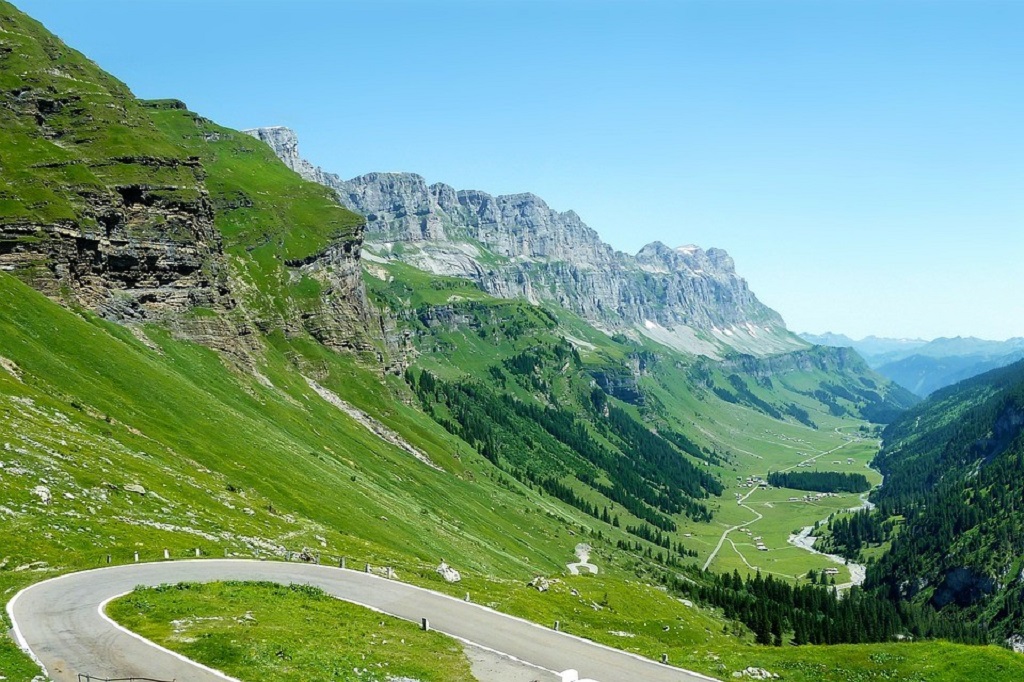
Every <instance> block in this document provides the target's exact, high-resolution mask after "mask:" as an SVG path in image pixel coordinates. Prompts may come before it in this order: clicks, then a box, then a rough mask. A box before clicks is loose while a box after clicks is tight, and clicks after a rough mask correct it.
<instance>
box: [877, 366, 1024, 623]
mask: <svg viewBox="0 0 1024 682" xmlns="http://www.w3.org/2000/svg"><path fill="white" fill-rule="evenodd" d="M1022 431H1024V363H1016V364H1014V365H1010V366H1009V367H1006V368H1002V369H998V370H994V371H992V372H988V373H987V374H983V375H980V376H978V377H974V378H972V379H969V380H967V381H964V382H962V383H960V384H956V385H954V386H951V387H949V388H946V389H942V390H940V391H937V392H936V393H935V394H933V395H932V396H931V397H930V398H929V399H928V400H927V401H926V402H925V403H924V404H922V405H920V406H918V407H917V408H915V409H913V410H911V411H910V412H908V413H907V414H906V415H905V416H903V417H902V418H901V419H899V420H898V421H897V422H895V423H893V424H892V425H890V426H889V427H888V428H887V429H886V431H885V442H886V446H885V448H884V449H883V450H882V451H881V452H880V453H879V455H878V457H877V460H876V461H877V464H878V466H879V468H880V469H881V470H882V472H883V473H885V475H886V479H885V486H884V487H883V488H882V489H881V490H880V491H879V492H878V493H877V501H878V504H879V506H880V512H879V513H880V515H882V516H894V515H901V516H903V517H905V522H904V527H903V529H902V530H901V531H900V532H899V534H898V535H897V537H896V538H895V539H894V540H893V543H892V548H891V550H890V551H889V552H888V553H886V554H885V555H884V556H883V557H882V558H881V559H880V560H879V562H878V563H877V564H876V565H875V566H873V567H872V569H871V571H870V573H869V578H870V583H871V584H873V585H879V586H882V587H884V588H885V589H887V590H888V591H889V592H890V594H892V595H893V596H894V597H899V598H910V599H914V600H917V601H928V602H930V603H931V604H933V605H934V606H936V607H937V608H940V609H944V610H946V611H950V612H954V613H960V614H962V615H963V616H964V617H965V618H967V619H969V620H970V621H972V622H974V623H977V624H978V625H979V626H980V627H982V628H985V629H988V630H990V631H991V634H992V636H994V637H997V638H999V639H1007V638H1009V637H1012V636H1014V635H1020V634H1021V633H1022V632H1024V583H1022V582H1021V578H1020V576H1021V570H1022V568H1024V567H1022V565H1021V563H1020V562H1021V559H1020V557H1021V555H1022V553H1024V485H1022V484H1021V480H1022V475H1024V435H1022Z"/></svg>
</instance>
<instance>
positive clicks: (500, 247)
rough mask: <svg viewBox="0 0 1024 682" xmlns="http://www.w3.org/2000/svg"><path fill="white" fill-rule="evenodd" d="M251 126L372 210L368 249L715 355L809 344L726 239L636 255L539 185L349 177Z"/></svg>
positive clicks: (292, 162) (298, 165)
mask: <svg viewBox="0 0 1024 682" xmlns="http://www.w3.org/2000/svg"><path fill="white" fill-rule="evenodd" d="M247 132H249V133H250V134H251V135H253V136H255V137H258V138H259V139H262V140H264V141H266V142H267V143H268V144H270V146H271V147H272V148H273V149H274V151H275V153H277V155H278V156H279V157H280V158H282V159H284V160H285V162H286V163H287V164H288V165H289V166H290V167H291V168H293V169H294V170H296V171H297V172H298V173H299V174H300V175H302V176H303V177H305V178H307V179H310V180H315V181H317V182H320V183H322V184H324V185H326V186H328V187H330V188H331V189H333V190H334V191H335V193H336V194H337V196H338V200H339V201H340V202H341V204H342V205H344V206H346V207H348V208H350V209H352V210H353V211H356V212H358V213H361V214H363V215H364V216H366V220H367V233H366V245H365V251H366V258H367V259H370V260H374V259H383V260H392V259H396V260H401V261H403V262H405V263H408V264H410V265H413V266H415V267H418V268H420V269H423V270H427V271H429V272H432V273H435V274H443V275H451V276H458V277H467V278H470V279H473V280H474V281H476V282H478V283H479V284H480V286H481V287H482V288H483V289H484V290H486V291H487V292H489V293H491V294H494V295H497V296H502V297H506V298H513V297H524V298H526V299H528V300H530V301H532V302H535V303H536V302H551V303H556V304H558V305H561V306H563V307H565V308H568V309H569V310H572V311H573V312H575V313H577V314H579V315H581V316H582V317H584V318H585V319H587V320H589V321H590V322H592V323H594V324H597V325H599V326H602V327H604V328H606V329H613V330H619V331H623V330H625V331H629V332H630V333H640V334H644V335H646V336H649V337H651V338H654V339H656V340H658V341H660V342H662V343H665V344H667V345H669V346H672V347H675V348H678V349H681V350H685V351H689V352H695V353H700V354H703V355H708V356H720V355H722V354H723V353H725V352H729V351H733V350H739V351H742V352H745V353H753V354H758V355H768V354H772V353H778V352H785V351H789V350H794V349H798V348H806V347H807V345H808V344H806V343H805V342H804V341H802V340H800V339H799V338H798V337H796V336H795V335H793V334H791V333H790V332H789V331H788V330H787V329H786V327H785V323H784V322H783V320H782V318H781V317H780V316H779V314H778V313H776V312H775V311H773V310H771V309H770V308H768V307H767V306H765V305H764V304H762V303H761V302H760V301H758V299H757V297H756V296H755V295H754V294H753V292H751V291H750V289H749V287H748V286H747V283H746V281H745V280H743V278H741V277H740V276H739V275H737V274H736V270H735V266H734V264H733V261H732V258H730V257H729V255H728V254H727V253H726V252H725V251H723V250H721V249H708V250H707V251H705V250H703V249H700V248H698V247H696V246H684V247H680V248H678V249H670V248H668V247H666V246H665V245H664V244H661V243H653V244H649V245H648V246H646V247H644V248H643V249H641V251H640V252H639V253H638V254H637V255H635V256H632V255H628V254H625V253H621V252H618V251H615V250H614V249H613V248H612V247H611V246H609V245H608V244H606V243H605V242H603V241H602V240H601V238H600V236H599V235H598V234H597V233H596V232H595V231H594V230H593V229H591V228H590V227H589V226H587V224H586V223H584V222H583V220H582V219H581V218H580V217H579V216H578V215H577V214H576V213H575V212H573V211H565V212H560V211H556V210H554V209H552V208H551V207H549V206H548V205H547V204H546V203H545V202H544V201H543V200H542V199H541V198H540V197H537V196H536V195H533V194H529V193H524V194H512V195H504V196H492V195H490V194H487V193H485V192H480V191H476V190H456V189H454V188H452V187H450V186H448V185H445V184H443V183H435V184H432V185H428V184H427V182H426V181H425V180H424V179H423V178H422V177H421V176H419V175H415V174H413V173H369V174H366V175H362V176H359V177H356V178H353V179H351V180H342V179H341V178H340V177H338V176H337V175H334V174H331V173H325V172H324V171H323V170H321V169H319V168H314V167H313V166H312V165H311V164H309V163H308V162H305V161H303V160H302V159H301V157H300V156H299V153H298V148H297V141H296V137H295V135H294V133H292V132H291V131H289V130H287V129H281V128H257V129H253V130H251V131H247Z"/></svg>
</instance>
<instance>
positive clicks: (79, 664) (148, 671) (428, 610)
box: [7, 559, 711, 682]
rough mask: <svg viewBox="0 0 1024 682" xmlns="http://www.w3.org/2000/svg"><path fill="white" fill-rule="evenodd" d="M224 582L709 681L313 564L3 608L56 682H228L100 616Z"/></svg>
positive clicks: (62, 591) (476, 639)
mask: <svg viewBox="0 0 1024 682" xmlns="http://www.w3.org/2000/svg"><path fill="white" fill-rule="evenodd" d="M218 580H267V581H274V582H278V583H285V584H287V583H298V584H309V585H315V586H317V587H320V588H322V589H323V590H324V591H325V592H327V593H329V594H331V595H333V596H335V597H337V598H339V599H343V600H345V601H349V602H353V603H356V604H361V605H363V606H368V607H370V608H374V609H377V610H379V611H381V612H384V613H388V614H391V615H394V616H398V617H399V618H403V619H406V620H411V621H413V622H416V623H419V622H420V621H421V619H422V618H427V619H428V620H429V623H430V627H431V629H434V630H438V631H440V632H444V633H446V634H448V635H451V636H453V637H456V638H458V639H460V640H462V641H464V642H466V643H469V644H473V645H476V646H477V647H481V648H484V649H489V650H491V651H493V652H496V653H499V654H502V655H504V656H506V657H511V658H514V659H518V660H519V661H522V662H524V663H527V664H529V665H532V666H534V667H536V668H541V669H544V670H546V671H548V672H549V673H550V672H556V671H561V670H566V669H570V668H574V669H577V670H579V674H580V677H590V678H593V679H595V680H599V681H600V682H640V681H643V682H696V681H697V680H709V679H711V678H708V677H705V676H703V675H700V674H697V673H692V672H688V671H686V670H682V669H680V668H674V667H671V666H668V665H662V664H660V663H656V662H654V661H651V660H648V659H645V658H641V657H639V656H635V655H633V654H629V653H626V652H622V651H618V650H616V649H611V648H609V647H605V646H602V645H600V644H595V643H593V642H590V641H587V640H584V639H581V638H579V637H574V636H572V635H568V634H565V633H561V632H556V631H554V630H551V629H548V628H545V627H541V626H538V625H535V624H533V623H529V622H527V621H525V620H521V619H518V618H514V617H511V616H507V615H504V614H501V613H498V612H497V611H494V610H491V609H488V608H486V607H483V606H479V605H477V604H472V603H467V602H464V601H460V600H458V599H454V598H452V597H449V596H446V595H443V594H439V593H437V592H432V591H430V590H426V589H423V588H420V587H415V586H413V585H408V584H406V583H401V582H397V581H394V580H387V579H384V578H381V577H378V576H374V575H369V574H366V573H360V572H356V571H351V570H343V569H339V568H331V567H327V566H316V565H309V564H292V563H283V562H264V561H251V560H233V559H202V560H193V561H174V562H170V561H166V562H160V563H146V564H130V565H127V566H115V567H111V568H103V569H96V570H91V571H83V572H80V573H70V574H67V575H64V576H60V577H58V578H53V579H51V580H46V581H44V582H40V583H36V584H35V585H32V586H30V587H28V588H26V589H24V590H22V591H21V592H20V593H18V594H17V595H16V596H15V597H14V598H13V599H12V600H11V601H10V602H9V603H8V605H7V610H8V613H9V614H10V616H11V621H12V622H13V624H14V634H15V637H16V639H17V640H18V643H19V644H20V645H21V646H22V648H25V649H27V650H29V651H30V652H31V653H32V655H33V656H34V657H36V658H37V659H38V660H39V662H41V663H42V664H43V666H44V667H45V668H46V670H47V672H48V673H49V674H50V676H51V678H52V679H53V680H54V681H55V682H65V681H74V680H77V679H78V678H77V675H78V673H89V674H91V675H93V676H94V677H112V678H113V677H122V678H123V677H131V676H135V677H150V678H158V679H164V680H189V682H223V681H224V680H225V679H231V678H227V677H226V676H225V675H223V674H221V673H219V672H217V671H215V670H211V669H209V668H205V667H204V666H201V665H199V664H197V663H195V662H193V661H190V660H188V659H186V658H184V657H182V656H180V655H178V654H175V653H172V652H170V651H168V650H166V649H163V648H161V647H158V646H156V645H155V644H153V643H152V642H149V641H147V640H145V639H143V638H142V637H139V636H138V635H135V634H132V633H130V632H128V631H126V630H124V629H123V628H120V627H119V626H117V625H115V624H114V623H113V622H112V621H111V620H109V619H108V618H107V617H106V615H105V614H104V613H103V607H104V605H105V604H106V602H107V601H109V600H110V599H112V598H114V597H116V596H118V595H122V594H125V593H127V592H129V591H131V590H132V589H133V588H134V587H135V586H137V585H159V584H163V583H175V582H180V581H194V582H212V581H218ZM338 626H339V628H340V627H344V623H339V624H338Z"/></svg>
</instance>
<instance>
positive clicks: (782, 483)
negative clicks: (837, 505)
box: [768, 471, 871, 493]
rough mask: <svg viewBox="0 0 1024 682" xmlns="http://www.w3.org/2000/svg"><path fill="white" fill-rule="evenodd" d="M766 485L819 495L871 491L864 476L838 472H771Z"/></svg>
mask: <svg viewBox="0 0 1024 682" xmlns="http://www.w3.org/2000/svg"><path fill="white" fill-rule="evenodd" d="M768 483H769V484H770V485H774V486H776V487H778V488H792V489H794V490H813V491H815V492H819V493H864V492H867V491H868V490H870V489H871V484H870V483H868V479H867V478H866V477H865V476H864V474H847V473H842V472H838V471H786V472H781V471H773V472H770V473H769V474H768Z"/></svg>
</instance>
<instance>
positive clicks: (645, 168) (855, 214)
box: [15, 0, 1024, 339]
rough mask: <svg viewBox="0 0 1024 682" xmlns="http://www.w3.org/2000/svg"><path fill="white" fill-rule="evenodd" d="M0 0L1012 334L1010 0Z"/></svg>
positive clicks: (668, 225)
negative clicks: (337, 0)
mask: <svg viewBox="0 0 1024 682" xmlns="http://www.w3.org/2000/svg"><path fill="white" fill-rule="evenodd" d="M15 4H16V5H17V6H18V7H19V8H21V9H23V10H25V11H27V12H28V13H30V14H32V15H33V16H34V17H36V18H37V19H39V20H41V21H42V22H43V23H44V24H46V25H47V27H48V28H50V29H51V30H52V31H54V32H56V33H57V34H58V35H60V36H61V37H62V38H63V39H64V40H65V41H67V42H68V43H70V44H71V45H72V46H73V47H76V48H78V49H79V50H81V51H83V52H85V53H86V54H87V55H89V56H90V57H91V58H93V59H94V60H95V61H96V62H98V63H99V64H100V66H102V67H104V68H105V69H107V70H108V71H111V72H112V73H113V74H114V75H116V76H118V77H119V78H121V79H122V80H124V81H125V82H127V83H128V85H129V86H131V88H132V89H133V90H134V91H135V92H136V93H137V94H138V95H139V96H142V97H177V98H179V99H182V100H185V102H186V103H187V104H188V105H189V106H190V108H192V109H193V110H195V111H198V112H200V113H202V114H203V115H205V116H208V117H210V118H212V119H215V120H216V121H218V122H219V123H222V124H225V125H229V126H232V127H237V128H244V127H251V126H258V125H275V124H279V125H287V126H290V127H292V128H294V129H295V130H296V131H297V132H298V134H299V136H300V144H301V149H302V151H303V153H304V154H305V155H306V156H307V157H308V158H309V159H311V160H312V161H313V162H315V163H317V164H319V165H322V166H323V167H324V168H326V169H328V170H331V171H335V172H337V173H339V174H341V175H343V176H346V177H351V176H354V175H358V174H361V173H365V172H369V171H373V170H403V171H414V172H417V173H420V174H422V175H424V176H425V177H426V178H427V180H428V181H430V182H434V181H444V182H447V183H449V184H451V185H454V186H456V187H459V188H475V189H481V190H485V191H488V192H491V193H495V194H497V193H508V192H519V191H532V192H534V193H536V194H538V195H540V196H541V197H544V198H545V199H546V200H547V201H548V203H549V204H551V205H552V206H553V207H554V208H557V209H560V210H566V209H570V208H571V209H574V210H576V211H577V212H578V213H579V214H580V215H581V216H582V217H583V219H584V220H586V221H587V222H588V223H589V224H590V225H591V226H592V227H594V228H595V229H596V230H597V231H598V232H600V233H601V234H602V235H603V236H604V237H605V239H606V240H608V241H609V242H611V243H612V244H613V245H614V246H615V247H616V248H619V249H622V250H625V251H630V252H635V251H636V250H637V249H639V248H640V247H641V246H642V245H643V244H645V243H647V242H650V241H654V240H659V241H663V242H665V243H667V244H669V245H670V246H678V245H681V244H687V243H695V244H699V245H701V246H704V247H709V246H718V247H722V248H725V249H727V250H728V251H729V252H730V253H731V254H732V255H733V257H734V258H735V260H736V263H737V267H738V269H739V271H740V273H741V274H742V275H743V276H745V277H746V278H747V280H748V281H749V282H750V285H751V288H752V289H753V290H754V291H755V292H756V293H757V294H758V295H759V296H760V297H761V298H762V300H764V301H765V302H766V303H768V304H769V305H771V306H772V307H774V308H776V309H777V310H779V311H780V312H781V313H782V314H783V316H784V317H785V318H786V320H787V322H788V323H789V326H790V327H791V328H792V329H794V330H797V331H805V330H806V331H815V332H821V331H826V330H832V331H837V332H845V333H847V334H850V335H851V336H854V337H859V336H863V335H866V334H878V335H883V336H920V337H926V338H931V337H935V336H952V335H965V336H966V335H976V336H981V337H987V338H997V339H1002V338H1006V337H1010V336H1024V1H1017V0H1006V1H1000V2H996V1H988V0H962V1H956V2H953V1H942V0H886V1H884V2H880V1H874V0H802V1H800V0H750V1H743V0H706V1H698V0H689V1H687V0H680V1H679V2H655V1H644V0H640V1H637V2H625V1H621V2H612V1H607V0H604V1H602V0H597V1H592V2H591V1H583V0H580V1H576V2H569V1H554V0H553V1H542V0H530V1H525V0H524V1H512V0H504V1H496V2H482V1H479V2H469V1H468V0H467V1H460V2H453V1H449V0H432V1H430V2H427V1H406V2H397V1H394V2H392V1H387V0H384V1H382V2H368V1H367V2H330V1H326V0H321V1H316V2H315V1H312V0H306V1H303V0H292V1H290V2H284V1H281V2H270V1H269V0H265V1H259V0H250V1H248V2H237V1H221V2H217V1H215V0H206V1H202V2H200V1H198V0H145V1H135V0H116V1H115V0H89V1H85V0H15Z"/></svg>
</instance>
